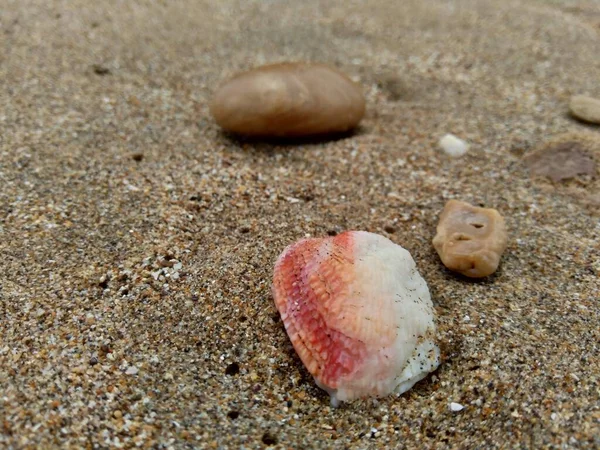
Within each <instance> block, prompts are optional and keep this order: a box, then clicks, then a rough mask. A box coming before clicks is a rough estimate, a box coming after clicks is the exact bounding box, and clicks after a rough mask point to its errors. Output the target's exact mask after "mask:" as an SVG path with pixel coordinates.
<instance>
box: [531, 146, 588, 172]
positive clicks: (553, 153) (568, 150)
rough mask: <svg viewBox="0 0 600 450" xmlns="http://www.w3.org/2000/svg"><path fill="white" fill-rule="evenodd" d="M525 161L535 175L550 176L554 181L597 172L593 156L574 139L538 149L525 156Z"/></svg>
mask: <svg viewBox="0 0 600 450" xmlns="http://www.w3.org/2000/svg"><path fill="white" fill-rule="evenodd" d="M524 161H525V164H527V167H528V168H529V170H530V171H531V173H532V174H533V175H538V176H543V177H548V178H550V179H551V180H552V181H554V182H558V181H562V180H567V179H569V178H574V177H576V176H577V175H594V174H595V173H596V163H595V161H594V159H593V157H592V156H591V155H590V154H589V153H588V152H587V151H586V150H585V148H584V146H583V145H582V144H580V143H578V142H574V141H568V142H562V143H557V144H553V145H550V146H548V147H545V148H543V149H541V150H537V151H535V152H533V153H531V154H528V155H527V156H525V158H524Z"/></svg>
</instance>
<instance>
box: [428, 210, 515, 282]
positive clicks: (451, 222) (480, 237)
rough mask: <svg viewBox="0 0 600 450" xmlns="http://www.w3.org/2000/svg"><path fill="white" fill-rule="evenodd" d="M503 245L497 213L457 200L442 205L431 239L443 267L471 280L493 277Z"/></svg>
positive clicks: (503, 232)
mask: <svg viewBox="0 0 600 450" xmlns="http://www.w3.org/2000/svg"><path fill="white" fill-rule="evenodd" d="M507 242H508V235H507V233H506V226H505V224H504V219H503V218H502V216H501V215H500V214H499V213H498V211H496V210H495V209H488V208H477V207H475V206H471V205H469V204H468V203H465V202H460V201H457V200H450V201H449V202H448V203H446V206H445V207H444V210H443V211H442V214H441V216H440V221H439V223H438V226H437V234H436V235H435V237H434V238H433V246H434V247H435V249H436V250H437V252H438V255H440V258H441V260H442V262H443V263H444V265H445V266H446V267H447V268H448V269H450V270H452V271H454V272H459V273H461V274H463V275H465V276H467V277H471V278H481V277H486V276H488V275H491V274H492V273H494V272H495V271H496V269H497V268H498V265H499V264H500V257H501V256H502V252H504V250H505V249H506V245H507Z"/></svg>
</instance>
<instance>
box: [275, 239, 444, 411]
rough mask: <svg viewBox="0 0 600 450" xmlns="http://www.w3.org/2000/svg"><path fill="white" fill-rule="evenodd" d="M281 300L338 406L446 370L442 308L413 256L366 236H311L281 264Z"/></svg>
mask: <svg viewBox="0 0 600 450" xmlns="http://www.w3.org/2000/svg"><path fill="white" fill-rule="evenodd" d="M273 297H274V299H275V305H276V306H277V309H278V310H279V313H280V314H281V318H282V320H283V323H284V325H285V329H286V331H287V333H288V336H289V337H290V340H291V341H292V344H293V346H294V348H295V350H296V352H297V353H298V355H299V356H300V359H301V360H302V362H303V363H304V365H305V366H306V368H307V369H308V371H309V372H310V373H311V374H312V375H313V377H314V379H315V382H316V383H317V385H318V386H319V387H320V388H322V389H324V390H325V391H327V392H328V393H329V395H330V396H331V404H332V405H333V406H337V405H338V404H339V402H342V401H350V400H353V399H357V398H364V397H382V396H386V395H389V394H391V393H393V392H396V393H398V394H401V393H403V392H405V391H407V390H408V389H410V388H411V387H412V386H413V385H414V384H415V383H416V382H418V381H419V380H421V379H423V378H424V377H425V376H426V375H427V374H428V373H429V372H431V371H433V370H435V369H436V368H437V366H438V365H439V349H438V347H437V345H436V342H435V324H434V310H433V305H432V303H431V298H430V295H429V290H428V288H427V284H426V283H425V280H423V278H421V276H420V275H419V272H418V271H417V267H416V265H415V262H414V261H413V259H412V257H411V255H410V253H409V252H408V251H406V250H405V249H403V248H402V247H400V246H399V245H396V244H394V243H393V242H392V241H390V240H389V239H387V238H385V237H383V236H380V235H378V234H374V233H368V232H365V231H347V232H344V233H342V234H340V235H338V236H335V237H326V238H320V239H303V240H301V241H298V242H296V243H295V244H293V245H290V246H289V247H287V248H286V249H285V250H284V251H283V253H282V254H281V255H280V256H279V258H278V260H277V262H276V264H275V272H274V275H273Z"/></svg>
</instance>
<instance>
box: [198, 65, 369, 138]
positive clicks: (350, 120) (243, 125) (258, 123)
mask: <svg viewBox="0 0 600 450" xmlns="http://www.w3.org/2000/svg"><path fill="white" fill-rule="evenodd" d="M210 111H211V114H212V115H213V117H214V118H215V120H216V121H217V123H218V124H219V125H220V126H221V127H222V128H223V129H225V130H226V131H229V132H232V133H237V134H243V135H247V136H260V137H299V136H311V135H320V134H329V133H341V132H344V131H348V130H350V129H352V128H354V127H355V126H356V125H358V122H360V120H361V119H362V117H363V115H364V113H365V99H364V96H363V93H362V90H361V88H360V87H359V86H358V85H357V84H356V83H354V82H353V81H352V80H350V79H349V78H348V77H347V76H346V75H344V74H343V73H341V72H339V71H338V70H336V69H334V68H332V67H329V66H327V65H324V64H316V63H280V64H272V65H267V66H262V67H259V68H256V69H253V70H250V71H248V72H244V73H241V74H239V75H237V76H235V77H233V78H232V79H230V80H229V81H227V82H226V83H225V84H224V85H223V86H221V87H220V88H219V89H218V90H217V92H216V93H215V95H214V98H213V100H212V102H211V104H210Z"/></svg>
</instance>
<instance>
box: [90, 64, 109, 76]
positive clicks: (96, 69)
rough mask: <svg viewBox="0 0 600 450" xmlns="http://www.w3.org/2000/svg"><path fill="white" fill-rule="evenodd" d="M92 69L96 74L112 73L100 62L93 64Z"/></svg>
mask: <svg viewBox="0 0 600 450" xmlns="http://www.w3.org/2000/svg"><path fill="white" fill-rule="evenodd" d="M92 70H93V71H94V73H95V74H96V75H108V74H110V69H109V68H108V67H105V66H103V65H100V64H94V65H93V66H92Z"/></svg>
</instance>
